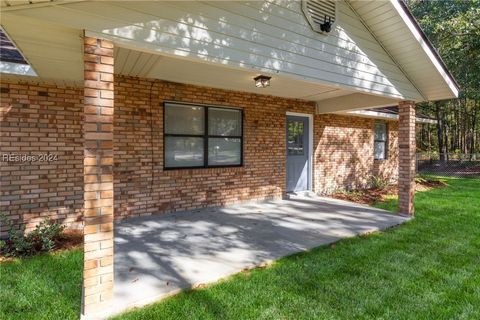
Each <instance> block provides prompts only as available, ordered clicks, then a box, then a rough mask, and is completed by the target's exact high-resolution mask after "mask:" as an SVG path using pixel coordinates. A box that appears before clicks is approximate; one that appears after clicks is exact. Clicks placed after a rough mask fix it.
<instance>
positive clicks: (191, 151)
mask: <svg viewBox="0 0 480 320" xmlns="http://www.w3.org/2000/svg"><path fill="white" fill-rule="evenodd" d="M242 124H243V114H242V110H239V109H227V108H219V107H208V106H198V105H190V104H177V103H165V105H164V128H165V132H164V148H165V150H164V166H165V168H166V169H178V168H197V167H198V168H208V167H229V166H241V165H242V154H243V153H242V150H243V129H242Z"/></svg>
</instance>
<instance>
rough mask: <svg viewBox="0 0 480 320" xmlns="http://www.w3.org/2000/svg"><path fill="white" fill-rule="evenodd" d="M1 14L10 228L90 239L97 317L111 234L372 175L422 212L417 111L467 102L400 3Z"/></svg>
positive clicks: (16, 9)
mask: <svg viewBox="0 0 480 320" xmlns="http://www.w3.org/2000/svg"><path fill="white" fill-rule="evenodd" d="M1 10H2V20H1V24H2V30H1V36H2V39H1V40H2V54H1V59H0V71H1V72H2V73H1V77H2V78H1V109H0V110H1V114H0V120H1V140H0V144H1V151H2V166H1V183H2V185H1V194H0V196H1V198H0V204H1V212H2V213H6V214H7V215H8V216H9V217H10V218H11V219H12V220H13V221H14V222H15V223H16V224H17V225H18V226H21V225H23V226H25V227H26V228H27V229H30V228H32V227H34V226H35V225H36V224H38V222H40V221H42V220H43V219H45V218H49V219H54V220H57V221H58V222H60V223H64V224H66V225H67V226H69V227H71V228H83V230H84V234H85V267H84V268H85V272H84V300H83V307H84V313H85V314H87V315H88V314H89V313H91V312H93V311H95V310H98V309H99V308H102V307H103V306H104V305H105V304H108V302H109V299H110V297H111V288H112V286H113V271H112V270H113V262H112V261H113V260H112V256H113V223H114V220H118V219H125V218H129V217H134V216H141V215H152V214H161V213H164V212H171V211H180V210H182V211H183V210H190V209H195V208H200V207H206V206H221V205H229V204H233V203H238V202H242V201H250V200H264V199H272V198H281V197H284V196H285V195H286V194H287V193H288V192H304V191H310V192H315V193H319V194H328V193H331V192H332V191H334V190H336V189H339V188H358V187H363V186H365V185H366V184H367V182H368V179H369V177H371V176H372V175H380V176H383V177H386V178H388V179H390V180H392V181H395V182H396V181H398V184H399V211H400V212H401V213H404V214H413V189H414V186H413V177H414V173H415V164H414V156H415V121H416V117H415V103H417V102H420V101H426V100H442V99H449V98H454V97H457V96H458V86H457V85H456V83H455V80H454V79H453V77H452V76H451V75H450V73H449V72H448V70H447V69H446V67H445V65H444V64H443V62H442V60H441V59H440V57H439V56H438V54H437V53H436V51H435V49H434V48H433V47H432V46H431V44H430V42H429V41H428V39H426V37H425V35H424V34H423V32H422V31H421V29H420V28H419V27H418V24H417V23H416V22H415V20H414V19H413V17H412V16H411V14H410V13H409V12H408V9H407V8H406V7H405V6H404V5H403V3H402V2H401V1H399V0H391V1H383V2H382V3H379V2H375V1H352V0H345V1H330V0H313V1H264V2H259V1H258V2H255V1H254V2H248V3H247V2H207V3H204V2H202V3H199V2H188V3H187V2H156V3H155V2H141V3H135V2H113V1H111V2H103V3H102V2H90V1H15V2H14V1H3V2H2V8H1ZM326 17H329V18H328V19H327V18H326ZM387 106H397V107H398V113H397V114H392V113H389V112H385V111H384V109H378V110H377V111H375V108H384V107H387ZM366 109H368V110H366ZM417 120H418V119H417ZM33 156H34V157H35V158H32V157H33ZM28 157H30V158H28ZM399 177H400V178H399ZM1 231H2V233H3V234H4V233H5V232H6V230H5V228H3V229H1Z"/></svg>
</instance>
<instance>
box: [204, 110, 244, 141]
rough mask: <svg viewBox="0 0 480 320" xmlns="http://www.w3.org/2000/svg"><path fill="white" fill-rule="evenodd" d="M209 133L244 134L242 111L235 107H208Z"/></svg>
mask: <svg viewBox="0 0 480 320" xmlns="http://www.w3.org/2000/svg"><path fill="white" fill-rule="evenodd" d="M208 134H209V135H212V136H227V137H232V136H233V137H239V136H241V135H242V112H241V111H240V110H235V109H220V108H208Z"/></svg>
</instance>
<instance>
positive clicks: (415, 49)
mask: <svg viewBox="0 0 480 320" xmlns="http://www.w3.org/2000/svg"><path fill="white" fill-rule="evenodd" d="M349 3H350V5H351V6H352V8H353V9H354V10H355V12H356V13H357V14H358V15H359V17H360V19H361V20H362V22H363V23H364V24H365V26H366V27H367V28H368V29H369V30H370V31H371V33H372V34H373V35H374V36H375V38H376V39H377V40H378V41H379V42H380V43H381V45H382V46H383V47H384V48H385V50H386V51H387V52H388V53H389V54H390V55H391V57H392V59H393V60H394V61H395V62H396V63H397V64H398V66H399V67H400V68H401V69H402V71H403V72H404V73H405V75H406V76H407V77H408V78H409V79H410V81H411V82H412V83H413V84H414V85H415V87H416V88H417V89H418V90H419V91H420V93H421V94H422V95H423V96H424V98H425V100H443V99H452V98H456V97H458V94H459V88H458V84H457V83H456V82H455V79H454V78H453V76H452V75H451V74H450V73H449V71H448V70H447V68H446V66H445V64H444V63H443V61H442V59H441V58H440V56H439V55H438V53H437V52H436V50H435V49H434V48H433V46H432V45H431V43H430V41H429V40H428V39H427V38H426V36H425V34H424V33H423V31H422V30H421V29H420V27H419V26H418V23H417V22H416V20H415V18H414V17H413V16H412V14H411V13H410V12H409V11H408V9H407V7H406V6H405V4H403V2H402V1H401V0H381V1H379V0H349Z"/></svg>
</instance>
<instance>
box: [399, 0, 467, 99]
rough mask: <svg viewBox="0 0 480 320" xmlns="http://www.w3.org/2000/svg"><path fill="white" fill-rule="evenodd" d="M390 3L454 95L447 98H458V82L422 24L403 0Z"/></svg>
mask: <svg viewBox="0 0 480 320" xmlns="http://www.w3.org/2000/svg"><path fill="white" fill-rule="evenodd" d="M390 1H391V3H392V4H393V7H394V8H395V9H396V10H397V13H398V14H399V16H400V17H401V18H402V20H403V21H404V22H405V25H406V26H407V27H408V28H409V30H410V32H411V33H412V34H413V35H414V37H415V39H416V40H417V41H418V43H419V44H420V46H421V47H422V49H423V50H424V51H425V53H426V54H427V56H428V57H429V59H430V60H431V61H432V63H433V65H434V66H435V68H436V69H437V71H438V72H439V73H440V75H441V76H442V77H443V79H444V80H445V82H446V84H447V86H448V87H449V89H450V91H451V93H452V95H451V96H450V97H446V99H448V98H450V99H452V98H458V95H459V92H460V86H459V84H458V82H457V81H456V80H455V78H454V77H453V75H452V74H451V73H450V71H449V70H448V68H447V66H446V64H445V62H444V61H443V59H442V57H441V56H440V55H439V54H438V52H437V50H436V49H435V47H434V46H433V44H432V43H431V42H430V40H429V39H428V38H427V36H426V35H425V33H424V32H423V30H422V28H421V27H420V24H419V23H418V22H417V20H416V19H415V17H414V16H413V14H412V13H411V12H410V10H409V9H408V7H407V5H406V4H405V3H404V2H403V1H402V0H390Z"/></svg>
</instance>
